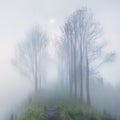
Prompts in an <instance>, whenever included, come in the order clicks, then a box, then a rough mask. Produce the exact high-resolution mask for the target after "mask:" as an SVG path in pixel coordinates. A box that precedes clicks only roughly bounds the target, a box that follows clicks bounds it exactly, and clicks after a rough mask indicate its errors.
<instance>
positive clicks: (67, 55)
mask: <svg viewBox="0 0 120 120" xmlns="http://www.w3.org/2000/svg"><path fill="white" fill-rule="evenodd" d="M101 33H102V29H101V26H100V24H99V23H98V22H97V21H96V20H95V18H94V16H93V14H92V12H91V11H90V10H89V9H87V8H82V9H80V10H77V11H75V12H74V13H73V14H72V15H71V16H70V17H69V18H68V19H67V20H66V22H65V24H64V26H63V28H62V38H61V39H60V42H59V53H60V56H61V60H62V70H63V73H64V83H65V84H64V88H67V89H69V92H70V93H71V94H72V95H74V96H75V97H79V98H80V100H81V101H84V98H86V101H87V103H88V104H91V99H90V80H91V79H93V78H94V76H95V75H97V72H98V68H99V67H100V66H101V65H102V64H103V63H105V62H108V61H111V60H112V59H113V58H114V56H115V54H114V53H107V54H106V55H105V56H106V57H105V59H104V57H103V54H102V53H103V49H104V47H105V45H104V42H101V41H100V39H99V37H100V36H101ZM85 96H86V97H85Z"/></svg>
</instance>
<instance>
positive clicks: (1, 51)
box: [0, 0, 120, 114]
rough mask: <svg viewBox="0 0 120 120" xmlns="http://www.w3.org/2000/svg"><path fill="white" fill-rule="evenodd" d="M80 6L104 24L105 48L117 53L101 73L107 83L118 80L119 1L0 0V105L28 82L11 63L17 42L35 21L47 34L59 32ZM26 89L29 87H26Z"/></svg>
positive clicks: (119, 66) (119, 64)
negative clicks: (19, 75) (113, 61)
mask: <svg viewBox="0 0 120 120" xmlns="http://www.w3.org/2000/svg"><path fill="white" fill-rule="evenodd" d="M82 6H87V7H88V8H91V9H92V11H93V13H94V15H95V17H96V19H97V20H98V21H99V22H100V23H101V25H102V26H103V30H104V36H103V38H104V39H105V40H106V41H107V42H108V50H110V49H111V50H113V51H116V52H117V54H118V57H117V59H116V61H115V63H112V64H107V65H105V66H104V69H101V74H102V75H104V78H105V80H106V81H107V82H110V83H112V84H118V83H119V80H120V74H119V71H120V62H119V61H120V57H119V54H120V47H119V46H120V13H119V11H120V0H99V1H98V0H0V104H6V103H7V99H8V98H11V100H12V97H10V96H14V95H15V94H18V93H21V87H26V86H27V84H28V83H27V82H25V81H24V80H21V79H20V78H19V77H18V76H17V73H16V72H15V70H14V68H13V67H12V65H11V58H12V57H13V56H14V50H15V47H16V44H17V43H18V42H19V41H21V40H23V39H24V38H25V37H26V34H27V32H28V31H29V29H30V28H31V27H32V26H33V25H35V24H39V25H40V26H41V27H42V28H43V29H44V30H45V31H47V32H48V33H49V35H53V34H54V35H56V34H57V35H58V34H59V32H60V31H59V27H60V26H61V25H62V24H63V22H64V20H65V18H66V17H68V16H69V15H70V14H71V13H72V12H74V11H75V10H76V9H79V8H80V7H82ZM50 19H54V20H55V23H54V24H50V22H49V21H50ZM25 85H26V86H25ZM26 89H27V90H29V89H30V88H29V87H28V86H27V87H26ZM15 91H16V92H15ZM5 94H6V95H5ZM8 96H9V97H8ZM5 99H6V101H4V100H5ZM9 100H10V99H9ZM3 106H4V105H3ZM0 109H1V110H2V109H3V108H0ZM1 110H0V111H1ZM0 114H2V113H0Z"/></svg>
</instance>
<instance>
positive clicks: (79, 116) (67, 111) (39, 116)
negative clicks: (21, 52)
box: [10, 91, 115, 120]
mask: <svg viewBox="0 0 120 120" xmlns="http://www.w3.org/2000/svg"><path fill="white" fill-rule="evenodd" d="M48 107H49V108H51V107H52V108H54V109H56V110H57V111H58V112H59V115H58V118H57V120H115V119H114V118H112V117H111V116H110V115H108V114H105V113H100V112H98V111H96V110H95V109H94V108H92V107H90V106H88V105H86V104H84V103H81V102H80V100H79V99H75V98H71V97H70V96H66V95H63V94H62V95H59V96H57V95H55V94H50V93H49V94H48V92H46V91H44V92H42V93H41V94H34V95H32V96H31V97H30V98H29V100H27V101H26V102H25V104H24V105H23V106H22V107H21V109H20V111H19V112H17V113H15V114H13V115H11V118H10V120H47V118H48V116H47V113H46V109H47V108H48Z"/></svg>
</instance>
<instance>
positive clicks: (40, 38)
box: [13, 26, 47, 91]
mask: <svg viewBox="0 0 120 120" xmlns="http://www.w3.org/2000/svg"><path fill="white" fill-rule="evenodd" d="M46 44H47V36H46V34H45V33H44V32H43V31H42V30H40V29H39V27H38V26H35V27H33V28H32V30H31V31H30V32H29V34H28V35H27V38H26V39H25V40H24V41H21V43H20V44H19V45H18V48H17V50H16V56H15V58H14V59H13V64H14V65H15V66H17V67H18V68H19V70H20V71H21V72H22V73H24V74H25V75H27V77H29V79H32V81H33V83H34V87H35V91H38V84H39V87H40V88H41V80H42V78H41V77H42V69H41V68H42V66H41V65H42V57H43V53H44V50H45V48H46Z"/></svg>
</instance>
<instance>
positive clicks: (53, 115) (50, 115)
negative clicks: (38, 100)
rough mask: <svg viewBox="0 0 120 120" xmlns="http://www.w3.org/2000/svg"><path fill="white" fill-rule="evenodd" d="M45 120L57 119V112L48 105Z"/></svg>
mask: <svg viewBox="0 0 120 120" xmlns="http://www.w3.org/2000/svg"><path fill="white" fill-rule="evenodd" d="M46 114H47V120H58V117H59V112H58V110H57V109H56V108H55V107H51V106H48V107H47V109H46Z"/></svg>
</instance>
